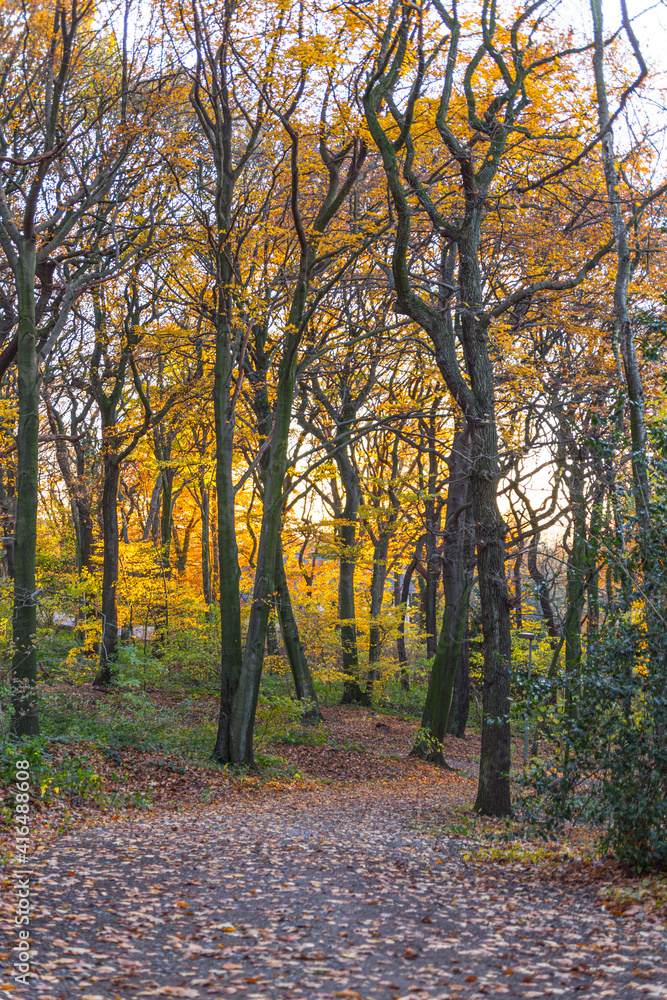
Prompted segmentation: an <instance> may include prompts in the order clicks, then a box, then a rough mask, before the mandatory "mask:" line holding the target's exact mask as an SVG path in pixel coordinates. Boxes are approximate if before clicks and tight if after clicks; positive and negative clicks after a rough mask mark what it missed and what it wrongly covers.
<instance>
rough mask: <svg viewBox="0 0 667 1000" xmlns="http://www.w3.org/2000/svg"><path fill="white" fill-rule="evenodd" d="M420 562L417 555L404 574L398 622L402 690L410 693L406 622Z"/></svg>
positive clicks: (397, 646)
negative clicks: (415, 572) (411, 589)
mask: <svg viewBox="0 0 667 1000" xmlns="http://www.w3.org/2000/svg"><path fill="white" fill-rule="evenodd" d="M418 562H419V557H418V555H415V557H414V559H413V560H412V562H411V563H410V564H409V566H408V567H407V569H406V570H405V573H404V574H403V585H402V587H401V598H400V604H401V606H402V608H403V613H402V614H401V617H400V618H399V620H398V636H397V637H396V651H397V653H398V662H399V666H400V669H401V690H403V691H408V690H409V688H410V678H409V677H408V671H407V669H406V664H407V662H408V657H407V653H406V651H405V621H406V619H407V617H408V601H409V599H410V583H411V581H412V574H413V573H414V571H415V569H416V568H417V564H418Z"/></svg>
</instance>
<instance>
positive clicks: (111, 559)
mask: <svg viewBox="0 0 667 1000" xmlns="http://www.w3.org/2000/svg"><path fill="white" fill-rule="evenodd" d="M103 461H104V482H103V486H102V526H103V544H104V554H103V567H102V640H101V642H100V665H99V670H98V672H97V677H96V678H95V684H96V685H97V686H107V685H108V684H110V683H111V671H112V666H111V665H112V664H113V663H114V662H115V660H116V655H117V647H118V608H117V604H116V586H117V584H118V483H119V480H120V463H119V462H118V458H117V456H116V455H115V454H113V453H112V454H106V455H104V459H103Z"/></svg>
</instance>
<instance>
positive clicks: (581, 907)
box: [0, 710, 667, 1000]
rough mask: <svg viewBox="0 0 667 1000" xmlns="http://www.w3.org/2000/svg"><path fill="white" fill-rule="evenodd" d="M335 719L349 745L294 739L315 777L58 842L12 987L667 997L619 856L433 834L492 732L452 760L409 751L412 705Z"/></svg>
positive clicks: (46, 863)
mask: <svg viewBox="0 0 667 1000" xmlns="http://www.w3.org/2000/svg"><path fill="white" fill-rule="evenodd" d="M327 717H328V729H329V734H330V737H332V739H331V742H332V747H301V746H290V747H281V748H280V750H279V752H280V753H281V754H284V756H286V757H288V758H290V760H291V762H292V763H293V764H296V765H297V766H298V767H299V768H300V769H302V770H303V773H304V776H305V777H304V779H303V780H301V781H296V782H293V783H292V784H291V785H287V784H283V785H279V783H272V782H264V783H261V782H256V783H252V782H250V784H249V783H248V782H243V781H237V782H234V781H231V780H228V781H227V784H226V785H224V786H223V785H221V786H220V787H219V788H217V789H216V793H217V794H216V797H215V800H214V801H213V802H212V803H211V804H210V805H206V806H204V805H202V804H201V803H199V804H198V805H194V804H190V805H189V806H188V805H187V803H186V805H185V806H184V808H183V809H182V810H181V811H179V812H176V811H174V809H173V808H171V809H169V808H163V809H157V808H156V809H154V810H153V812H152V813H150V814H146V813H139V812H129V813H127V814H125V815H124V816H120V815H118V816H117V817H116V819H115V821H114V820H109V819H108V818H102V822H100V817H99V816H97V817H95V816H89V817H88V820H87V821H86V822H85V823H83V824H82V825H80V826H79V828H78V829H76V830H73V831H71V832H70V833H68V834H67V835H66V836H62V837H60V838H59V839H58V840H56V841H55V842H50V843H49V842H48V841H45V842H43V843H42V845H41V846H42V849H41V850H40V851H39V853H38V863H37V866H36V868H37V871H38V879H37V882H36V884H33V888H32V896H31V900H32V905H33V906H34V910H33V919H32V925H31V929H32V934H33V937H32V948H33V952H34V954H33V959H32V967H33V970H34V973H35V975H34V979H33V982H32V984H31V987H30V989H29V991H28V990H24V989H23V987H21V986H16V984H15V982H14V980H13V979H12V977H11V961H12V958H11V951H10V949H11V948H12V947H13V945H14V943H15V942H14V940H13V930H12V929H11V927H10V925H9V922H7V923H6V926H7V927H8V928H9V934H8V935H7V945H6V947H5V949H4V950H3V953H2V958H3V962H4V970H3V978H2V982H0V988H1V989H2V990H3V991H4V992H5V995H8V996H21V997H22V996H25V997H26V1000H27V997H28V996H29V997H30V1000H33V998H42V1000H72V998H81V1000H119V998H120V1000H125V998H130V997H184V998H191V1000H197V998H202V1000H205V998H214V1000H215V998H217V1000H224V998H226V997H234V996H237V997H239V998H243V1000H278V998H285V1000H287V998H290V1000H292V998H293V1000H305V998H314V1000H333V998H335V997H340V998H347V1000H375V998H386V1000H399V998H400V1000H445V998H453V997H461V998H469V997H477V998H481V997H485V996H494V995H502V996H504V997H505V996H506V997H526V998H540V997H544V996H554V997H565V998H576V997H579V996H586V997H600V998H602V997H610V998H619V1000H625V998H627V1000H632V998H635V997H637V998H639V997H667V963H666V960H665V955H666V953H667V948H665V945H666V944H667V936H666V934H665V926H664V923H663V922H662V921H661V920H660V919H659V918H658V917H657V916H656V915H655V913H652V912H648V911H646V910H645V909H642V908H641V907H639V908H634V907H632V906H630V907H622V908H618V909H617V910H616V911H614V910H613V908H605V906H604V905H603V900H602V899H601V897H600V895H599V889H600V881H599V880H600V878H601V877H602V876H603V874H604V869H603V868H601V867H599V868H597V869H595V868H593V869H590V868H589V869H587V868H586V866H583V867H580V868H577V867H576V866H575V869H574V871H573V870H572V867H571V864H570V863H569V862H568V863H565V864H563V865H560V866H559V867H556V868H554V866H552V867H551V868H549V869H547V870H545V868H544V866H540V865H526V864H521V863H518V862H517V861H516V860H515V859H514V858H513V859H512V861H511V863H509V864H508V863H505V864H498V863H494V862H493V860H489V859H488V858H487V859H482V860H480V859H476V858H475V857H473V856H472V855H471V853H470V850H469V843H470V838H466V837H464V838H460V837H456V836H449V835H442V830H443V827H442V826H440V828H439V829H440V831H441V833H440V834H438V833H437V832H435V831H437V830H438V827H437V826H433V824H432V823H431V820H432V818H433V815H434V812H435V813H440V814H441V815H445V814H448V815H462V814H463V811H464V810H466V809H467V810H468V811H469V807H470V802H471V800H472V796H473V795H474V789H475V781H474V779H473V778H472V776H466V770H467V769H468V768H472V766H473V763H474V755H475V751H476V746H475V743H474V738H472V739H471V740H470V741H466V742H465V743H460V742H459V741H455V742H456V743H458V747H456V750H457V752H458V755H459V760H458V761H455V763H456V764H457V766H459V767H461V768H462V769H463V773H459V774H454V773H453V772H443V771H439V770H438V769H436V768H433V767H430V766H427V765H424V764H422V763H421V762H419V761H415V760H407V759H406V758H405V752H406V749H409V742H410V739H411V736H412V734H413V733H414V726H410V724H409V723H403V722H401V720H395V719H391V718H384V719H382V720H380V721H381V723H382V726H381V727H380V728H378V719H377V718H376V717H375V716H373V715H371V713H360V712H354V711H347V712H344V711H332V710H328V711H327ZM384 727H386V728H384ZM378 737H379V738H378ZM336 748H338V749H336ZM454 749H455V745H454V741H453V746H452V750H454ZM327 750H329V758H327V757H326V751H327ZM323 751H324V752H325V753H323ZM395 758H399V759H395ZM336 761H337V763H336ZM332 762H333V763H332ZM318 771H319V772H324V774H321V773H320V774H319V775H318ZM470 774H472V771H471V772H470ZM313 776H314V777H313ZM318 777H319V779H320V780H319V781H318V780H316V779H317V778H318ZM277 785H279V787H277ZM445 829H446V828H445ZM568 865H570V867H568ZM601 873H602V874H601ZM9 897H10V894H9V893H5V894H4V898H3V909H4V914H5V915H6V916H7V917H8V918H9V919H11V912H12V906H13V899H12V898H9Z"/></svg>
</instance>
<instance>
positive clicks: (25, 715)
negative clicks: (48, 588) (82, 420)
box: [12, 238, 40, 736]
mask: <svg viewBox="0 0 667 1000" xmlns="http://www.w3.org/2000/svg"><path fill="white" fill-rule="evenodd" d="M35 265H36V255H35V244H34V241H33V240H32V239H30V238H23V239H22V240H21V245H20V247H19V250H18V267H17V274H16V280H17V291H18V300H19V340H18V354H17V362H18V397H19V398H18V404H19V414H18V456H17V466H16V493H17V497H16V527H15V531H14V610H13V641H14V655H13V657H12V705H13V709H14V716H13V718H12V731H13V732H14V733H15V734H16V735H17V736H32V735H36V734H38V733H39V719H38V715H37V701H36V690H35V688H36V684H37V648H36V646H35V637H36V633H37V583H36V577H35V572H36V556H37V497H38V459H39V455H38V452H39V387H40V374H39V368H38V365H37V354H36V332H35Z"/></svg>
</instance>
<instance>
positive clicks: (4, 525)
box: [0, 469, 16, 580]
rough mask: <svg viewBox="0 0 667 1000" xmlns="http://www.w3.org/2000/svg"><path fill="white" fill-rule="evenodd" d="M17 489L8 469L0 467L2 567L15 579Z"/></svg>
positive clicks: (8, 575) (11, 578) (9, 576)
mask: <svg viewBox="0 0 667 1000" xmlns="http://www.w3.org/2000/svg"><path fill="white" fill-rule="evenodd" d="M15 500H16V490H15V488H14V484H13V483H12V481H11V478H10V475H9V473H8V471H7V470H6V469H0V531H2V553H3V557H2V568H3V571H4V573H5V574H6V576H7V577H8V578H9V579H10V580H13V579H14V522H15V506H16V505H15Z"/></svg>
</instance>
